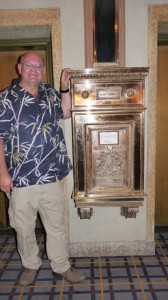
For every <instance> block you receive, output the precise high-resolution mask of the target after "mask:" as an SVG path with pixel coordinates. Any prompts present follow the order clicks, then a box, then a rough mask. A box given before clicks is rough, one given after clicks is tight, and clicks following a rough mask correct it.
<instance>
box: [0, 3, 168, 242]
mask: <svg viewBox="0 0 168 300" xmlns="http://www.w3.org/2000/svg"><path fill="white" fill-rule="evenodd" d="M149 4H168V0H141V1H139V0H125V24H126V25H125V43H126V49H125V62H126V66H127V67H143V66H144V67H147V66H148V5H149ZM45 7H46V8H47V7H60V19H61V41H62V67H65V66H66V67H71V68H72V69H77V68H84V20H83V0H48V1H44V0H36V1H31V0H29V1H25V0H17V1H14V0H13V1H9V0H6V1H3V0H0V9H17V8H22V9H24V8H25V9H27V8H45ZM146 85H147V86H146V103H147V99H148V80H147V82H146ZM146 117H147V116H146ZM70 125H71V123H70V120H68V121H66V123H65V133H66V139H67V146H68V150H69V154H70V155H71V156H72V149H71V148H72V147H71V126H70ZM145 153H146V151H145ZM145 167H146V163H145ZM145 170H146V168H145ZM72 184H73V177H72V173H71V174H70V175H69V176H68V179H67V187H68V198H69V202H68V205H69V241H70V243H83V242H86V243H88V242H115V241H117V242H119V241H125V242H129V241H130V242H133V241H145V240H146V200H145V202H144V206H143V207H140V209H139V213H138V214H137V217H136V219H125V218H124V217H122V216H120V209H119V208H98V207H97V208H94V210H93V216H92V217H91V219H90V220H80V219H79V217H78V216H77V212H76V208H75V207H74V202H73V201H72V199H71V191H72Z"/></svg>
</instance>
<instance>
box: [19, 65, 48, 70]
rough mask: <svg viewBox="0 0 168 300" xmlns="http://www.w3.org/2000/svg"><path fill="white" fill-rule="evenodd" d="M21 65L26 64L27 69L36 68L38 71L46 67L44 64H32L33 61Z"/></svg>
mask: <svg viewBox="0 0 168 300" xmlns="http://www.w3.org/2000/svg"><path fill="white" fill-rule="evenodd" d="M21 65H23V66H25V67H26V68H27V69H32V68H35V69H36V70H38V71H41V70H42V69H43V68H44V66H41V65H34V64H31V63H27V64H24V63H21Z"/></svg>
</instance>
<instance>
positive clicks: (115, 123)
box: [71, 68, 148, 218]
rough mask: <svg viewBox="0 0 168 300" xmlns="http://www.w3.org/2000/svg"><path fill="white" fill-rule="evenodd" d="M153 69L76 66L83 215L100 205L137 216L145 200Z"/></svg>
mask: <svg viewBox="0 0 168 300" xmlns="http://www.w3.org/2000/svg"><path fill="white" fill-rule="evenodd" d="M147 74H148V68H114V69H113V68H107V69H83V70H71V94H72V135H73V146H72V147H73V166H74V167H73V175H74V188H73V194H72V198H73V199H74V201H75V204H76V207H77V209H78V214H79V215H80V217H81V218H90V216H91V215H92V213H93V207H94V206H112V207H113V206H119V207H121V214H122V215H123V216H125V217H126V218H127V217H136V214H137V212H138V208H139V207H140V206H142V205H143V200H144V196H145V195H144V112H145V109H146V108H145V105H144V90H145V77H146V76H147Z"/></svg>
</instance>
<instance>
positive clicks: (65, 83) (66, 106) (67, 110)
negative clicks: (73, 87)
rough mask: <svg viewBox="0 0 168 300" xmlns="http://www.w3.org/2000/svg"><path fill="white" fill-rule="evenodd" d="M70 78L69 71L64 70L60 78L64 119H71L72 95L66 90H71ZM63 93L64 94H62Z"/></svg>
mask: <svg viewBox="0 0 168 300" xmlns="http://www.w3.org/2000/svg"><path fill="white" fill-rule="evenodd" d="M69 78H70V75H69V73H68V69H63V70H62V73H61V78H60V94H61V108H62V110H63V113H64V119H68V118H70V117H71V105H72V100H71V95H70V92H69V91H68V92H65V93H64V91H66V90H69ZM61 91H63V93H61Z"/></svg>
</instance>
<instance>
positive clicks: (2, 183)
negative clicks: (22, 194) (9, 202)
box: [0, 171, 13, 193]
mask: <svg viewBox="0 0 168 300" xmlns="http://www.w3.org/2000/svg"><path fill="white" fill-rule="evenodd" d="M12 189H13V180H12V177H11V176H10V175H9V173H8V172H7V171H6V172H4V173H3V174H0V190H1V191H2V192H4V193H10V191H11V190H12Z"/></svg>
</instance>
